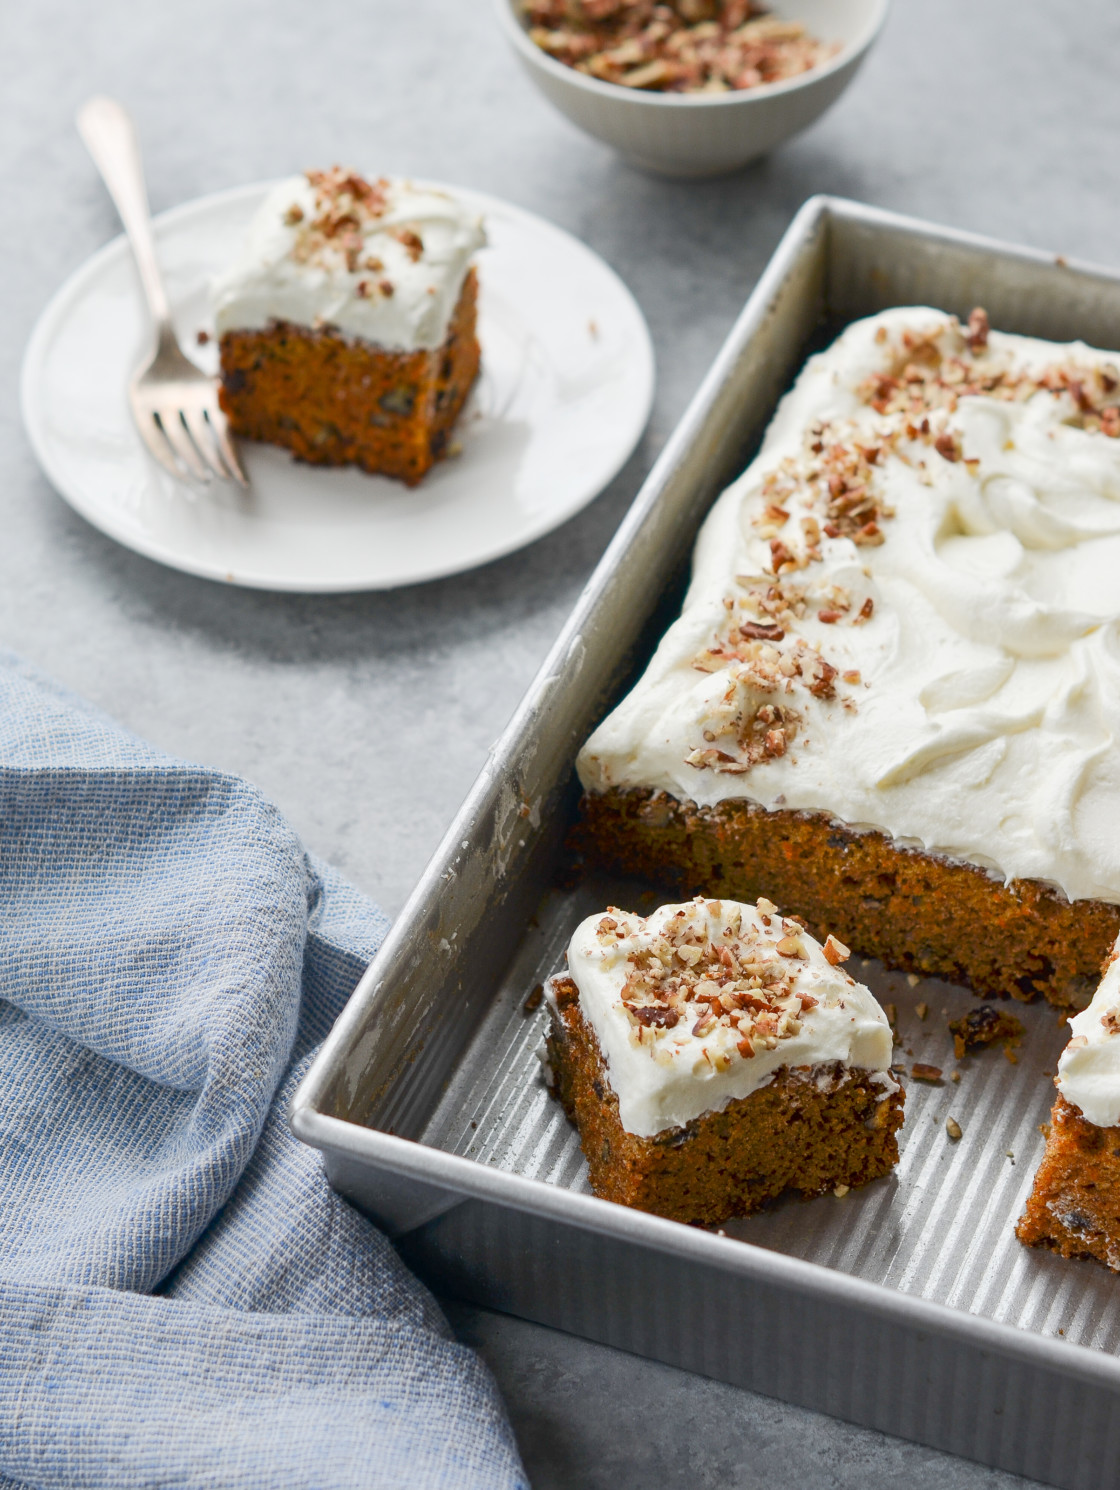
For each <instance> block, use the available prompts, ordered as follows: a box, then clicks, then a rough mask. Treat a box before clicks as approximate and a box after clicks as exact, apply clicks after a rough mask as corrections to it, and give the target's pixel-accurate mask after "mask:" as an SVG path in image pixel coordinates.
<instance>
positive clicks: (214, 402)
mask: <svg viewBox="0 0 1120 1490" xmlns="http://www.w3.org/2000/svg"><path fill="white" fill-rule="evenodd" d="M77 125H78V133H79V134H80V135H81V137H82V139H83V140H84V141H85V145H86V149H87V150H88V151H89V153H90V154H91V155H92V156H93V159H94V162H95V164H96V166H97V169H98V170H99V171H100V172H101V176H102V179H103V180H104V182H105V185H106V186H107V187H108V188H109V195H110V196H111V197H112V199H113V202H114V205H115V206H116V209H117V211H118V212H119V213H120V217H121V222H122V223H123V224H124V230H125V234H126V235H127V237H128V241H129V244H130V245H131V248H132V252H133V255H134V257H135V259H136V268H137V270H138V272H139V275H140V284H141V286H142V287H143V290H144V299H145V300H146V301H147V303H148V311H149V313H150V315H151V318H152V330H153V341H154V346H153V349H152V352H151V355H150V356H149V357H148V358H147V359H146V360H145V361H144V362H143V363H142V364H141V366H140V367H139V368H138V369H137V371H136V372H135V373H134V374H133V376H132V380H131V381H130V383H129V385H128V393H129V401H130V402H131V404H132V415H133V418H134V419H135V420H136V426H137V428H138V429H139V431H140V434H141V436H142V438H143V441H144V444H145V445H146V446H147V447H148V449H149V450H150V451H151V453H152V454H153V455H154V456H155V458H156V460H158V461H159V463H160V465H161V466H163V467H164V468H165V470H168V471H170V472H171V474H172V476H175V477H178V478H180V479H181V478H182V477H183V475H184V474H186V475H189V476H193V477H194V479H195V480H196V481H202V482H208V481H211V480H213V478H214V477H215V476H217V477H218V478H219V479H220V480H222V481H236V482H238V484H239V485H241V486H248V485H249V482H248V479H247V477H246V475H245V472H244V471H243V470H242V468H241V462H240V461H239V460H238V458H237V452H236V451H235V450H234V448H233V441H232V440H231V439H230V434H229V428H228V426H227V424H226V416H225V415H224V414H223V413H222V410H221V406H220V405H219V403H218V386H217V382H216V381H215V379H214V378H210V377H207V375H206V374H205V373H204V372H202V371H201V369H200V368H197V367H196V366H195V365H194V363H193V362H191V361H190V359H189V358H187V357H185V356H184V355H183V351H182V348H181V347H180V346H179V343H178V340H177V339H176V336H175V330H174V328H173V326H172V324H171V311H170V307H169V306H168V303H167V294H166V291H165V290H164V288H163V280H162V279H161V277H160V272H159V264H158V262H157V260H156V245H155V239H154V237H153V235H152V223H151V217H150V215H149V211H148V193H147V191H146V190H145V187H144V168H143V165H142V164H141V161H140V145H139V142H138V140H137V138H136V129H135V127H134V125H133V123H132V120H131V119H130V118H129V116H128V114H127V113H126V111H125V110H124V109H123V108H122V107H121V105H120V104H119V103H117V102H116V101H115V100H114V99H112V98H91V99H90V100H89V101H88V102H87V103H84V104H83V105H82V107H81V109H79V111H78V118H77Z"/></svg>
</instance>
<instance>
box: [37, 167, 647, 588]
mask: <svg viewBox="0 0 1120 1490" xmlns="http://www.w3.org/2000/svg"><path fill="white" fill-rule="evenodd" d="M280 179H283V178H273V179H271V180H266V181H256V182H250V183H247V184H244V185H242V186H233V187H226V188H225V189H224V190H221V191H216V192H209V193H207V194H206V195H204V196H200V197H193V198H192V199H191V200H190V201H187V202H180V203H179V204H178V205H176V206H174V207H170V208H168V209H167V210H166V211H164V212H160V213H158V214H156V215H155V216H153V219H152V221H153V226H154V228H155V229H156V233H157V238H158V235H159V234H160V233H162V232H166V231H169V230H170V231H173V230H174V229H175V227H176V226H177V225H178V224H179V222H180V221H181V220H182V219H187V220H188V221H189V220H190V219H191V218H193V217H194V216H195V215H196V214H197V213H199V212H200V211H210V210H213V209H215V208H218V209H220V208H221V207H223V206H225V205H227V204H234V203H237V202H239V201H241V200H244V199H249V200H253V199H258V200H259V199H260V198H262V197H263V196H264V194H265V193H266V192H267V191H268V190H269V189H270V188H271V187H273V186H274V185H276V184H277V181H278V180H280ZM409 179H411V180H414V181H415V182H416V184H417V185H418V186H424V187H434V188H435V189H436V190H440V191H446V192H448V193H449V194H452V195H455V196H458V197H459V198H460V199H462V200H464V201H469V202H470V203H472V204H477V205H478V208H479V210H480V211H482V212H483V213H485V212H487V211H495V210H500V211H501V212H502V213H503V214H505V215H506V216H509V217H513V218H516V219H520V220H521V221H523V222H525V223H526V224H527V225H529V226H530V227H531V228H532V229H533V230H535V231H540V230H542V229H543V230H544V231H545V232H546V233H549V234H552V235H554V236H555V237H557V238H559V239H561V240H563V241H565V243H567V244H568V245H574V247H575V249H576V251H577V252H579V253H581V254H584V255H588V256H590V257H591V258H593V259H594V260H595V261H596V262H597V265H598V267H599V269H600V270H601V272H602V273H603V274H604V275H605V276H606V277H607V278H608V279H609V280H610V281H612V282H613V290H614V292H615V293H616V294H617V295H618V296H619V298H620V300H621V301H622V302H623V303H625V304H626V306H627V308H628V310H629V311H630V313H631V316H632V319H633V323H634V328H635V330H636V331H637V333H638V337H639V348H640V354H641V357H642V364H643V366H642V372H643V374H644V388H643V389H642V396H641V398H640V400H639V401H638V402H637V404H636V406H635V413H634V415H633V417H632V419H631V421H630V425H629V427H628V428H626V429H624V431H623V432H622V434H621V435H620V438H619V441H618V450H617V454H616V456H615V458H614V460H613V461H612V462H610V463H608V465H606V466H605V467H604V469H603V471H602V472H600V473H599V474H598V475H597V476H596V477H595V478H594V480H591V481H588V482H586V483H584V484H583V485H582V486H581V487H579V488H574V489H573V495H572V496H571V498H570V499H569V500H568V501H567V502H565V503H563V504H558V505H557V506H556V507H555V508H552V509H549V510H548V511H547V512H546V513H543V514H542V515H541V517H540V518H539V519H538V520H537V521H536V522H528V523H526V525H525V527H524V528H523V529H521V530H519V531H518V532H517V534H516V536H514V537H513V538H511V539H510V541H508V542H505V543H493V544H491V545H490V546H489V547H488V548H487V550H486V552H485V553H484V554H478V555H474V556H471V557H468V558H466V559H465V560H464V561H463V562H461V563H458V562H450V563H445V564H441V565H438V566H433V567H429V568H427V569H418V570H414V571H410V572H407V573H401V574H399V575H393V576H392V577H388V578H386V577H381V578H377V579H372V580H371V579H369V578H366V579H358V578H353V577H345V576H343V577H339V578H338V579H337V580H331V579H322V578H320V579H307V580H304V579H299V578H295V577H292V578H280V577H278V576H277V575H275V574H272V573H254V572H253V571H252V570H251V569H247V568H245V566H244V565H242V566H239V570H238V573H237V574H236V575H231V574H230V573H229V571H228V570H227V569H224V568H223V566H222V565H220V564H208V563H205V562H202V561H196V560H195V559H193V558H192V557H190V556H184V555H181V554H178V553H176V552H175V551H174V550H173V549H172V548H171V547H170V546H169V545H166V544H164V543H161V542H160V541H158V540H157V539H151V540H149V539H147V538H146V536H145V535H143V534H140V533H137V532H136V531H135V530H133V529H129V530H127V531H125V530H124V529H123V528H121V527H119V526H118V525H117V524H116V523H115V522H114V521H113V516H112V513H111V512H110V511H108V510H107V509H106V508H105V507H104V506H103V505H101V504H100V503H98V502H97V501H96V500H90V499H89V498H88V496H87V495H86V493H85V492H84V491H83V490H82V489H81V487H80V485H76V484H75V483H72V482H71V481H70V479H69V476H68V475H67V474H64V473H63V472H62V471H61V470H60V468H59V466H58V464H57V463H56V461H55V460H54V457H53V453H52V442H51V440H50V439H49V438H48V436H47V435H46V433H45V431H44V429H43V426H42V423H41V419H42V414H43V412H44V410H43V403H42V400H41V399H40V398H38V397H37V389H36V387H35V384H36V380H37V379H38V378H40V376H41V374H42V371H43V367H44V364H45V358H46V353H47V350H48V348H49V346H50V343H51V340H52V338H53V336H54V335H55V334H56V332H57V329H58V327H59V326H60V325H61V324H62V323H63V322H64V320H65V318H66V315H67V314H68V312H69V309H70V307H71V306H72V305H73V304H75V303H78V302H80V300H81V298H82V297H83V295H85V294H87V293H88V292H89V286H90V282H91V281H95V280H96V278H97V277H98V275H99V274H100V273H101V272H102V270H103V268H104V266H105V265H106V264H108V263H112V262H113V261H115V260H118V259H121V258H125V259H127V258H128V257H129V255H130V253H131V250H130V248H129V245H128V241H127V239H126V238H125V235H124V234H123V232H122V233H119V234H118V235H117V236H116V237H114V238H112V239H110V240H109V242H108V243H105V244H103V245H102V246H101V247H100V248H99V249H96V250H95V251H94V252H93V253H92V254H90V255H89V257H88V258H86V259H84V260H83V261H82V262H81V263H80V264H79V265H78V266H77V268H76V269H74V270H73V271H72V272H71V273H70V274H69V275H67V277H66V279H65V280H64V281H63V283H62V284H61V285H60V286H59V287H58V289H57V290H56V291H55V292H54V294H53V295H52V296H51V298H50V299H49V300H48V301H47V304H46V305H45V306H44V307H43V309H42V311H40V313H39V316H38V318H37V319H36V322H35V325H34V326H33V328H32V331H31V335H30V337H29V338H28V341H27V346H26V348H25V350H24V354H23V360H22V363H21V367H20V380H19V403H20V414H21V417H22V420H23V425H24V430H25V432H26V434H27V437H28V440H29V442H30V444H31V448H32V451H33V453H34V455H35V458H36V459H37V461H38V462H39V465H40V467H41V468H42V470H43V472H44V474H45V475H46V477H47V479H48V481H49V482H50V484H51V486H52V487H53V488H54V490H55V491H56V492H57V493H58V495H59V496H60V497H61V498H62V499H63V500H64V501H65V502H66V503H67V504H68V505H69V506H70V507H71V508H73V510H74V511H75V512H77V513H78V514H79V516H81V517H82V518H84V519H85V521H86V522H88V523H89V524H90V525H91V526H92V527H94V528H96V529H97V530H98V531H99V532H101V533H104V534H105V535H106V537H108V538H111V539H112V540H113V541H114V542H116V543H119V544H121V546H122V547H124V548H128V549H131V550H132V551H133V552H134V553H139V554H141V555H142V556H143V557H145V558H148V559H151V560H153V561H154V562H156V563H158V564H162V565H164V566H165V567H167V568H170V569H176V570H178V571H179V572H180V573H184V574H192V575H195V576H197V577H198V578H201V579H209V580H214V581H216V582H217V583H219V584H224V585H227V586H233V587H235V588H239V589H251V590H266V591H272V592H274V593H288V594H310V595H327V594H359V593H363V592H373V591H388V590H395V589H403V588H404V587H406V586H409V585H416V584H426V583H429V582H431V581H434V580H438V579H446V578H450V577H452V576H453V575H456V574H466V573H470V572H471V571H472V570H474V569H478V568H482V567H483V566H484V565H486V564H490V563H494V562H495V561H496V560H498V559H502V558H507V557H508V556H509V555H510V554H512V553H516V552H518V551H519V550H520V549H523V548H527V547H528V546H529V545H530V544H532V543H535V542H537V540H538V539H540V538H544V537H545V536H547V534H549V533H551V532H554V531H555V530H556V529H557V528H559V527H562V526H563V524H564V523H566V522H568V521H569V520H570V519H571V518H573V517H575V516H576V514H577V513H579V512H581V511H582V510H583V509H584V508H585V507H587V506H589V505H590V503H591V502H593V501H594V500H595V498H596V497H598V496H599V495H600V494H601V493H602V492H603V491H604V490H605V489H606V488H607V487H608V486H609V485H610V483H611V482H612V481H613V480H614V479H615V477H616V476H617V475H618V473H619V471H621V470H622V468H623V466H624V465H625V464H626V462H627V461H628V460H629V459H630V457H631V456H632V455H633V453H634V450H635V449H636V448H637V445H638V442H639V441H640V439H641V438H642V435H643V434H644V433H645V430H646V427H647V425H648V423H649V419H650V414H651V413H652V409H653V399H654V392H655V388H656V361H655V354H654V349H653V339H652V337H651V335H650V330H649V326H648V323H647V322H646V318H645V316H644V314H643V313H642V309H641V307H640V306H639V305H638V302H637V300H636V299H635V297H634V295H633V293H632V291H631V290H630V288H629V286H628V285H627V284H626V283H625V281H624V280H623V279H622V277H621V276H620V275H619V274H618V272H617V271H616V270H615V269H614V268H613V267H612V266H611V265H610V264H609V263H607V261H606V260H605V259H604V258H603V257H602V255H601V254H598V253H596V251H595V250H594V249H593V248H591V247H590V246H589V245H588V244H586V243H584V242H583V241H582V240H581V239H579V238H577V237H576V236H575V234H574V233H570V232H568V230H567V229H565V228H562V227H560V226H559V225H558V224H556V223H553V222H550V221H549V219H548V218H546V217H542V216H541V215H540V214H539V213H536V212H532V211H530V210H529V209H528V208H525V207H519V206H518V205H517V204H516V203H513V202H508V201H506V200H505V199H504V198H502V197H496V196H494V195H493V194H491V193H489V192H482V191H476V190H475V189H474V188H473V187H464V186H456V185H447V184H445V183H442V182H435V181H430V180H427V179H424V178H420V177H410V178H409ZM137 294H138V295H139V287H137ZM137 440H138V441H139V435H137ZM308 469H309V471H311V472H313V471H314V467H309V468H308Z"/></svg>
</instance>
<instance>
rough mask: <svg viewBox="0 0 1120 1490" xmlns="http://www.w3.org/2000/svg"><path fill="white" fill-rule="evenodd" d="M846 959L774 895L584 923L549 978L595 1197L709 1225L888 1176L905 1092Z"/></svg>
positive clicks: (555, 1030)
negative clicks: (784, 1197)
mask: <svg viewBox="0 0 1120 1490" xmlns="http://www.w3.org/2000/svg"><path fill="white" fill-rule="evenodd" d="M847 955H848V954H847V948H845V947H842V946H841V945H840V944H839V943H838V942H837V941H836V940H835V939H834V938H832V937H829V938H828V940H827V941H826V942H825V944H824V946H823V947H822V946H821V945H820V944H819V943H818V942H816V941H815V940H814V939H813V938H812V937H811V936H809V935H808V933H807V932H805V931H804V930H803V929H802V927H801V926H800V924H799V923H798V922H797V921H794V920H788V919H786V918H784V917H783V916H782V915H780V914H779V913H778V911H777V910H776V909H775V907H774V906H773V905H771V904H770V902H769V901H766V900H760V901H759V902H758V905H757V906H753V905H744V904H740V903H739V902H737V901H732V900H710V901H709V900H703V899H697V900H695V901H692V902H690V903H686V904H683V905H665V906H662V907H661V908H660V909H659V910H657V911H655V912H654V913H653V914H652V915H650V916H648V917H645V918H643V917H641V916H638V915H634V914H631V913H629V912H626V911H620V910H616V909H613V908H612V909H610V910H608V911H607V913H606V914H605V915H596V916H592V917H590V918H589V919H588V920H586V921H584V922H583V923H582V924H581V925H580V926H579V928H578V929H577V931H576V933H575V935H574V936H573V938H572V941H571V945H570V947H569V951H568V973H567V975H561V976H558V977H556V978H553V979H552V980H551V982H550V984H549V986H548V998H549V1003H550V1007H551V1014H552V1026H551V1033H550V1035H549V1040H548V1063H549V1069H550V1072H551V1079H552V1083H553V1086H554V1090H555V1092H556V1094H557V1095H558V1096H559V1098H560V1100H561V1102H562V1103H563V1105H564V1108H565V1110H566V1111H567V1113H568V1116H569V1117H570V1118H571V1119H572V1121H573V1122H574V1123H575V1124H576V1127H577V1128H578V1130H579V1135H580V1142H581V1144H582V1147H583V1152H584V1154H585V1155H586V1156H587V1162H588V1166H589V1169H590V1174H591V1184H592V1188H593V1189H594V1191H595V1193H596V1194H597V1195H600V1196H602V1197H603V1198H604V1199H607V1200H614V1201H617V1202H619V1203H620V1204H622V1205H630V1206H636V1207H637V1208H638V1209H639V1210H645V1211H653V1212H655V1213H656V1214H657V1215H660V1216H668V1217H670V1218H672V1219H674V1220H677V1221H689V1222H700V1223H706V1224H714V1223H718V1222H720V1221H724V1220H726V1219H728V1218H729V1217H731V1216H742V1215H748V1214H749V1213H750V1212H751V1211H754V1210H757V1209H758V1208H759V1206H761V1205H764V1204H765V1203H766V1202H767V1201H768V1200H772V1199H773V1198H774V1197H776V1196H778V1195H780V1194H782V1192H783V1191H785V1190H791V1189H792V1190H798V1191H800V1192H801V1193H802V1194H803V1195H817V1194H820V1193H821V1192H822V1191H826V1190H838V1189H839V1190H841V1191H842V1190H843V1188H844V1187H850V1186H852V1185H861V1184H864V1183H865V1182H866V1181H868V1180H872V1179H875V1178H876V1177H877V1176H879V1175H883V1174H886V1173H888V1171H889V1170H890V1169H891V1167H892V1166H893V1165H894V1164H896V1163H897V1162H898V1146H897V1143H896V1140H895V1136H894V1135H895V1131H896V1129H897V1128H898V1127H899V1126H900V1125H901V1123H902V1104H903V1093H902V1090H901V1088H900V1087H899V1085H898V1083H897V1082H896V1081H895V1080H894V1078H893V1077H892V1075H891V1071H890V1062H891V1048H892V1037H891V1031H890V1027H889V1025H888V1023H887V1018H886V1015H885V1014H884V1013H883V1011H882V1009H880V1007H879V1005H878V1004H877V1003H876V1002H875V999H874V998H873V997H872V995H871V993H870V992H869V991H868V990H867V989H866V988H864V987H863V986H862V985H861V984H859V983H857V982H855V980H854V979H853V978H851V977H850V976H849V975H848V974H847V973H846V972H844V970H843V967H842V966H841V964H842V962H843V959H844V958H845V957H846V956H847Z"/></svg>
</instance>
